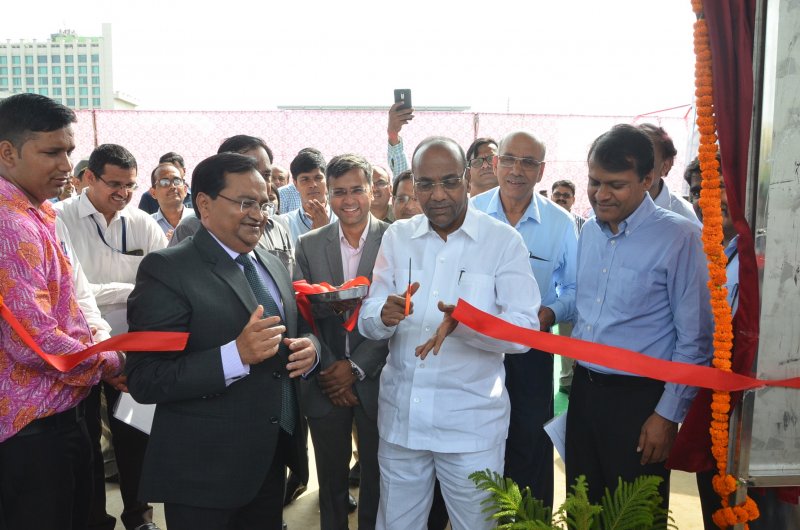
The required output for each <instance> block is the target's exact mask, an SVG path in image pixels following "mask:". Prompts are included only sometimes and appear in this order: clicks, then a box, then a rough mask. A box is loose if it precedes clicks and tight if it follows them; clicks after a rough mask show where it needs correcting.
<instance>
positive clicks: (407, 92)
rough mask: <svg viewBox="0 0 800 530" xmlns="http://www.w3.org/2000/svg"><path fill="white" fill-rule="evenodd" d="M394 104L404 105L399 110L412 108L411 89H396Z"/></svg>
mask: <svg viewBox="0 0 800 530" xmlns="http://www.w3.org/2000/svg"><path fill="white" fill-rule="evenodd" d="M394 102H395V103H402V105H400V106H399V107H397V108H398V109H410V108H411V89H410V88H395V89H394Z"/></svg>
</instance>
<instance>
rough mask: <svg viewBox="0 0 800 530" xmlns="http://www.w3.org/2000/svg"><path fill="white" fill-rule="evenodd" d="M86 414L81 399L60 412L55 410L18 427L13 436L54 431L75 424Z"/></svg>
mask: <svg viewBox="0 0 800 530" xmlns="http://www.w3.org/2000/svg"><path fill="white" fill-rule="evenodd" d="M85 415H86V406H85V405H84V402H83V401H81V402H80V403H78V404H77V405H75V406H74V407H72V408H71V409H67V410H64V411H62V412H57V413H56V414H53V415H52V416H46V417H44V418H37V419H35V420H33V421H32V422H30V423H29V424H27V425H26V426H25V427H23V428H22V429H20V431H19V432H17V434H15V435H14V436H17V437H20V438H21V437H25V436H34V435H36V434H42V433H45V432H48V431H54V430H56V429H60V428H61V427H65V426H69V425H75V424H76V423H78V422H79V421H81V420H82V419H83V418H84V416H85Z"/></svg>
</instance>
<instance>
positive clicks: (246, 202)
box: [217, 193, 275, 217]
mask: <svg viewBox="0 0 800 530" xmlns="http://www.w3.org/2000/svg"><path fill="white" fill-rule="evenodd" d="M217 197H222V198H223V199H225V200H227V201H230V202H233V203H236V204H238V205H239V210H240V211H241V212H242V213H245V212H247V211H253V212H255V211H258V212H259V213H260V214H261V215H263V216H264V217H269V216H271V215H272V214H274V213H275V203H272V202H265V203H263V204H258V201H254V200H253V199H242V200H241V201H237V200H236V199H231V198H230V197H226V196H224V195H223V194H221V193H217Z"/></svg>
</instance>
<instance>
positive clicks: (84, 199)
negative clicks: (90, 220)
mask: <svg viewBox="0 0 800 530" xmlns="http://www.w3.org/2000/svg"><path fill="white" fill-rule="evenodd" d="M87 189H88V188H87ZM125 208H127V206H125ZM124 211H125V209H123V210H121V211H119V212H114V217H113V218H112V219H111V223H113V222H114V221H116V220H117V219H119V218H120V217H122V212H124ZM93 214H98V215H100V216H101V217H103V218H105V216H104V215H103V214H102V213H100V212H99V211H98V210H97V208H95V207H94V204H92V201H90V200H89V195H87V194H86V190H83V193H81V195H80V197H79V198H78V217H81V218H83V217H89V216H90V215H93ZM111 223H108V224H109V226H110V225H111Z"/></svg>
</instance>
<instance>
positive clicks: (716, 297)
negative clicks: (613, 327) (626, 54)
mask: <svg viewBox="0 0 800 530" xmlns="http://www.w3.org/2000/svg"><path fill="white" fill-rule="evenodd" d="M691 2H692V10H693V11H694V13H695V14H696V15H697V21H696V22H695V23H694V53H695V57H696V63H695V87H696V90H695V96H696V98H697V100H696V107H697V128H698V130H699V132H700V147H699V149H698V151H699V153H698V158H699V159H700V170H701V176H702V184H701V190H700V201H699V204H700V208H701V209H702V210H703V250H704V251H705V253H706V257H707V259H708V273H709V274H708V276H709V281H708V288H709V291H710V292H711V310H712V312H713V314H714V361H713V365H714V366H715V367H716V368H719V369H720V370H724V371H726V372H730V371H731V361H730V359H731V348H732V347H733V325H732V317H731V308H730V306H729V305H728V300H727V298H728V291H727V289H726V288H725V281H726V272H725V268H726V266H727V258H726V256H725V251H724V249H723V248H722V213H721V212H722V207H721V204H720V200H721V197H722V190H721V189H720V184H719V178H720V172H719V162H717V150H718V147H717V134H716V132H717V124H716V120H715V118H714V99H713V94H714V87H713V77H712V70H711V46H710V45H709V40H708V26H707V25H706V21H705V17H704V15H703V2H702V0H691ZM730 403H731V397H730V394H729V393H728V392H718V391H714V393H713V396H712V401H711V418H712V421H711V425H710V427H709V432H710V433H711V453H712V455H713V456H714V459H715V460H716V461H717V475H715V476H714V478H713V480H712V485H713V486H714V491H716V492H717V494H718V495H719V496H720V499H721V505H722V507H721V508H720V509H719V510H717V511H716V512H714V515H713V520H714V523H715V524H716V525H717V526H718V527H719V528H723V529H724V528H728V527H729V526H733V525H736V524H744V528H745V529H747V528H749V525H748V524H747V523H748V522H749V521H752V520H754V519H757V518H758V515H759V513H758V507H757V506H756V503H755V502H754V501H753V499H751V498H750V497H747V499H746V500H745V502H743V503H742V504H739V505H736V506H731V505H730V496H731V495H732V494H733V493H734V492H735V491H736V488H737V484H736V479H735V478H734V477H733V476H731V475H729V474H728V426H729V423H730V422H729V419H730V418H729V415H728V413H729V412H730V408H731V405H730Z"/></svg>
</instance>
